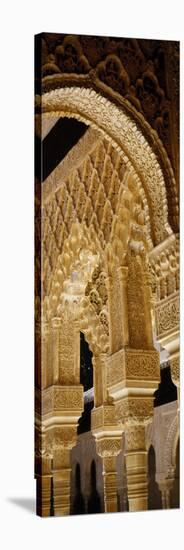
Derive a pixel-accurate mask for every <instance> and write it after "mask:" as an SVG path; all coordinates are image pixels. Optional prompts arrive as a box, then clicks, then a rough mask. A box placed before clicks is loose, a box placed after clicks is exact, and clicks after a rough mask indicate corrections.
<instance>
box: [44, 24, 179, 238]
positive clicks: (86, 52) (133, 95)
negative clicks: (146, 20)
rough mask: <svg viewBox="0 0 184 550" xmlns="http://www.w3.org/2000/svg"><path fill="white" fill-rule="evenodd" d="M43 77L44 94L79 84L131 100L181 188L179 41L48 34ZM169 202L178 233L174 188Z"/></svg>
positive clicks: (131, 110) (169, 192) (133, 110)
mask: <svg viewBox="0 0 184 550" xmlns="http://www.w3.org/2000/svg"><path fill="white" fill-rule="evenodd" d="M39 70H40V67H38V68H37V78H38V80H39V74H40V73H39ZM41 74H42V91H43V92H46V91H49V90H51V89H52V90H53V89H55V88H58V87H61V86H66V85H75V86H83V87H91V88H93V89H95V90H98V91H100V93H101V94H103V95H105V96H107V97H111V99H113V102H114V103H121V100H123V101H125V102H126V105H127V109H129V114H130V113H131V114H132V116H133V117H134V118H135V117H136V116H137V122H138V123H140V124H143V121H144V120H145V121H146V122H147V123H148V124H149V125H150V126H151V127H152V129H153V130H154V132H155V133H156V135H157V137H158V138H159V140H161V142H162V144H163V146H164V149H165V150H166V151H167V155H168V157H169V159H170V161H171V164H172V167H173V170H174V174H175V179H176V181H177V183H178V176H179V167H178V164H179V145H178V144H179V120H178V118H179V43H178V42H166V41H157V40H143V39H140V40H136V39H129V38H127V39H125V38H110V37H90V36H76V35H64V34H63V35H62V34H59V35H58V34H52V33H48V34H47V33H46V34H43V35H42V59H41ZM36 80H37V79H36ZM36 89H37V88H36ZM155 150H156V149H155ZM157 154H158V155H159V154H160V153H159V152H158V151H157ZM167 200H168V203H169V210H170V220H169V221H170V223H171V222H172V223H171V226H172V228H173V229H174V230H175V231H177V229H178V221H177V216H176V210H177V208H176V203H177V199H176V198H175V200H174V199H173V195H172V189H171V188H169V187H167Z"/></svg>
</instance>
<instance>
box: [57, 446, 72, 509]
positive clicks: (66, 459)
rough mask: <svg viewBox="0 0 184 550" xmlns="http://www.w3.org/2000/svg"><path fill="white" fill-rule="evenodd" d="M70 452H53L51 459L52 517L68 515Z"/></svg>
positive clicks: (67, 450) (66, 450)
mask: <svg viewBox="0 0 184 550" xmlns="http://www.w3.org/2000/svg"><path fill="white" fill-rule="evenodd" d="M70 475H71V468H70V451H69V449H65V450H63V449H61V450H58V451H55V453H54V458H53V497H54V515H55V516H68V515H69V514H70Z"/></svg>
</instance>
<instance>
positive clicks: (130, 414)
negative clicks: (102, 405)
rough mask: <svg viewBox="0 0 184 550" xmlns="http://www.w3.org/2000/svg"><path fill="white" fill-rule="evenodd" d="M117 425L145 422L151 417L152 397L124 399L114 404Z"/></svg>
mask: <svg viewBox="0 0 184 550" xmlns="http://www.w3.org/2000/svg"><path fill="white" fill-rule="evenodd" d="M115 408H116V419H117V422H118V423H125V424H126V423H129V422H130V423H132V422H133V423H137V422H139V421H143V422H144V421H147V420H149V419H150V417H152V415H153V398H152V397H145V398H143V397H135V398H132V397H125V398H123V399H122V400H121V401H120V402H118V403H116V404H115Z"/></svg>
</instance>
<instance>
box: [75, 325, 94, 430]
mask: <svg viewBox="0 0 184 550" xmlns="http://www.w3.org/2000/svg"><path fill="white" fill-rule="evenodd" d="M92 357H93V354H92V351H91V350H90V347H89V344H88V342H87V341H86V339H85V336H84V334H83V332H80V384H82V385H83V388H84V411H83V413H82V415H81V417H80V418H79V422H78V428H77V434H78V435H79V434H82V433H85V432H88V431H90V430H91V410H92V409H93V407H94V392H93V365H92Z"/></svg>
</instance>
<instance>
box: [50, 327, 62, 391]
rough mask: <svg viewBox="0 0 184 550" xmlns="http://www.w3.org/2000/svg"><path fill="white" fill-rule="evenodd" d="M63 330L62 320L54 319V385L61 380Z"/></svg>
mask: <svg viewBox="0 0 184 550" xmlns="http://www.w3.org/2000/svg"><path fill="white" fill-rule="evenodd" d="M60 330H61V319H60V318H57V317H54V318H53V319H52V371H53V384H57V383H58V380H59V332H60Z"/></svg>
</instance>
